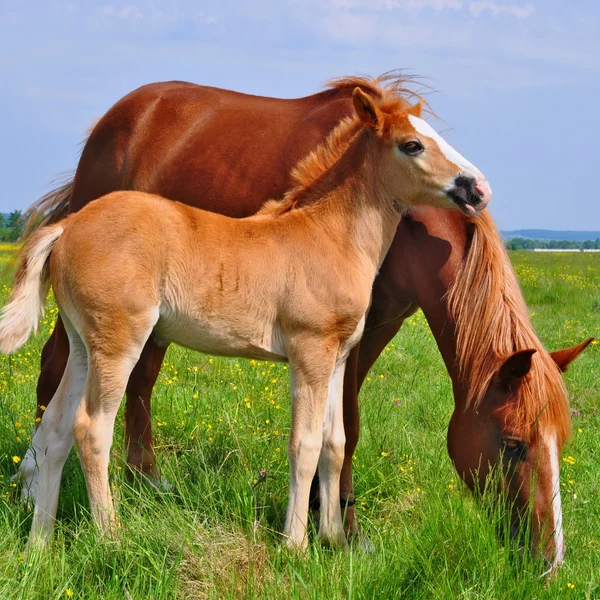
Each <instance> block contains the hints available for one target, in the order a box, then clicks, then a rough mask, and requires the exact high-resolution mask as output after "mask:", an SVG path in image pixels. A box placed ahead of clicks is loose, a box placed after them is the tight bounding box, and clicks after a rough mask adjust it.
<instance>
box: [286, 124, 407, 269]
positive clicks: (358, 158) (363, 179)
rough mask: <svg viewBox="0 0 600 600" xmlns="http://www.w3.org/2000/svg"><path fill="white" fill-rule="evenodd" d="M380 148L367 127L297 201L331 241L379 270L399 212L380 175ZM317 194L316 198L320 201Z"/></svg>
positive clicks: (304, 189)
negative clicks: (351, 247) (350, 250)
mask: <svg viewBox="0 0 600 600" xmlns="http://www.w3.org/2000/svg"><path fill="white" fill-rule="evenodd" d="M379 152H380V148H379V146H378V144H377V142H376V141H374V140H373V139H372V136H371V135H370V134H369V132H368V131H367V130H365V129H362V130H361V131H360V132H359V133H358V134H357V135H356V136H355V137H354V138H353V140H352V141H351V142H350V144H349V145H348V148H347V150H346V151H345V152H344V154H343V155H342V156H341V157H340V159H339V160H338V161H337V163H336V164H335V165H334V166H333V167H331V168H330V169H329V170H328V171H327V173H324V174H323V176H322V177H321V178H320V179H319V180H318V181H317V182H315V185H314V186H311V187H310V188H307V187H304V188H303V189H302V191H301V192H300V193H299V197H298V199H297V200H296V201H297V202H302V208H301V210H302V211H303V212H305V213H306V214H308V215H310V216H311V217H312V220H313V222H314V223H316V224H317V226H320V227H321V228H322V229H323V230H324V233H325V234H326V235H327V236H328V237H329V238H336V239H339V241H340V242H341V243H342V247H346V246H347V245H351V246H353V247H354V248H355V249H356V250H357V251H358V252H359V253H360V254H361V255H363V256H364V257H366V258H367V259H368V261H369V263H370V264H371V265H372V267H373V268H374V269H375V271H377V270H378V269H379V267H380V266H381V263H382V262H383V259H384V258H385V255H386V254H387V251H388V249H389V247H390V245H391V243H392V239H393V238H394V234H395V232H396V228H397V226H398V223H399V221H400V211H399V210H398V209H397V207H396V205H395V203H394V201H393V200H392V199H391V198H390V197H388V195H387V194H386V192H385V188H384V186H383V184H382V182H381V174H380V173H379V172H378V166H379V163H380V160H379V158H380V157H379V155H378V153H379ZM317 196H318V197H317Z"/></svg>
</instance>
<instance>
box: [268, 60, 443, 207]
mask: <svg viewBox="0 0 600 600" xmlns="http://www.w3.org/2000/svg"><path fill="white" fill-rule="evenodd" d="M408 85H421V87H423V85H422V84H420V83H419V82H418V81H417V78H415V77H405V76H402V75H401V74H400V73H399V72H398V71H390V72H388V73H384V74H383V75H380V76H379V77H376V78H373V77H367V76H355V77H337V78H335V79H331V80H329V81H328V82H327V84H326V87H327V89H330V90H332V91H336V92H341V93H347V94H348V96H351V95H352V92H353V91H354V89H355V88H357V87H359V88H361V89H362V90H363V91H364V92H366V93H368V94H369V95H370V96H371V97H373V98H375V99H377V100H378V106H379V109H380V110H381V111H382V112H383V113H391V112H394V111H398V110H406V109H408V108H409V106H410V102H411V101H421V100H422V101H423V103H424V106H425V110H426V111H427V112H429V113H431V114H433V112H432V111H431V110H430V109H429V105H428V104H427V102H426V100H425V99H424V98H423V97H422V95H421V94H420V93H418V92H416V91H413V90H411V89H409V88H408V87H407V86H408ZM362 128H363V126H362V123H361V122H360V120H359V119H358V118H357V117H356V116H355V115H353V116H349V117H346V118H344V119H342V120H341V121H340V122H339V123H338V124H337V126H336V127H335V128H334V129H333V131H331V133H330V134H329V135H328V136H327V138H326V139H325V141H324V142H323V143H321V144H319V146H317V147H316V148H315V149H314V150H313V151H312V152H310V153H309V154H308V155H307V156H305V157H304V158H303V159H301V160H300V161H299V162H298V164H297V165H296V166H295V167H294V168H293V170H292V173H291V178H292V182H293V187H292V188H291V189H290V190H289V191H288V192H287V193H286V194H285V195H284V196H283V199H282V200H269V201H268V202H266V203H265V204H264V205H263V207H262V208H261V210H260V211H259V214H262V215H264V214H270V215H274V214H283V213H286V212H288V211H290V210H292V209H294V208H298V207H300V206H304V205H306V204H309V203H310V202H311V201H313V200H315V199H317V198H319V197H321V195H322V194H323V193H324V191H325V189H326V187H327V177H326V176H327V174H328V173H330V171H331V169H332V168H333V167H334V166H335V165H336V163H337V162H338V161H339V160H340V158H341V157H342V156H343V154H344V153H345V152H346V150H347V149H348V147H349V146H350V144H352V142H353V140H354V139H355V138H356V136H357V135H358V134H359V133H360V132H361V131H362Z"/></svg>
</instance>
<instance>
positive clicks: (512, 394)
mask: <svg viewBox="0 0 600 600" xmlns="http://www.w3.org/2000/svg"><path fill="white" fill-rule="evenodd" d="M355 85H359V86H361V87H362V88H363V89H365V90H370V89H372V87H373V86H372V83H371V82H369V81H368V80H356V79H353V80H340V81H338V82H334V84H333V85H332V86H331V87H330V88H329V89H327V90H325V91H323V92H321V93H319V94H316V95H314V96H309V97H307V98H300V99H295V100H278V99H273V98H262V97H256V96H247V95H244V94H239V93H235V92H231V91H227V90H220V89H215V88H207V87H202V86H197V85H193V84H189V83H180V82H174V83H161V84H153V85H150V86H146V87H143V88H140V89H139V90H136V91H135V92H133V93H131V94H129V95H128V96H126V97H125V98H123V99H122V100H121V101H119V102H118V103H117V104H116V105H115V106H114V107H113V108H112V109H111V110H110V111H109V112H108V113H107V114H106V115H105V116H104V117H103V118H102V119H101V120H100V121H99V122H98V124H97V125H96V127H95V128H94V130H93V131H92V133H91V135H90V137H89V139H88V140H87V142H86V144H85V147H84V150H83V153H82V157H81V160H80V162H79V166H78V169H77V173H76V176H75V179H74V181H71V182H68V183H67V184H65V186H63V187H62V188H60V189H58V190H55V191H53V192H51V193H49V194H48V195H47V196H45V197H44V198H42V199H41V200H40V201H39V203H38V204H37V205H36V206H35V210H34V212H33V220H34V221H35V222H37V221H39V216H40V214H42V213H44V214H46V215H47V222H52V221H53V220H58V219H59V218H61V217H63V216H64V215H66V214H67V213H68V212H69V211H77V210H79V209H80V208H81V207H82V206H84V205H85V204H86V203H88V202H89V201H91V200H92V199H94V198H96V197H98V196H101V195H102V194H105V193H108V192H110V191H113V190H118V189H140V190H146V191H151V192H156V193H160V194H163V195H165V196H167V197H169V198H173V199H176V200H179V201H181V202H185V203H188V204H191V205H194V206H201V207H202V208H206V209H208V210H213V211H216V212H220V213H223V214H228V215H231V216H236V217H243V216H247V215H250V214H253V213H254V212H256V211H257V210H258V209H259V208H260V206H261V205H262V204H263V203H264V201H265V199H266V198H269V197H278V196H280V195H282V194H283V192H284V191H285V190H286V189H287V188H289V187H290V185H291V183H292V182H291V178H290V172H291V169H292V167H293V166H294V164H295V163H296V162H297V161H298V160H299V159H300V158H301V157H302V156H303V155H304V154H306V153H308V152H309V151H311V150H312V149H313V148H314V147H315V146H316V145H317V144H318V143H320V142H321V141H322V140H323V139H324V138H325V137H326V135H327V134H328V133H329V132H330V131H331V130H332V129H333V128H334V126H335V125H336V124H337V123H338V122H339V120H340V119H342V118H344V117H346V116H348V115H349V114H350V112H351V106H352V105H351V101H350V94H351V91H352V89H353V88H354V86H355ZM240 186H243V187H242V189H243V194H240V196H238V197H235V198H233V197H232V191H233V190H235V189H240ZM200 191H201V193H200ZM483 217H484V218H483ZM472 262H477V263H478V264H479V265H481V266H482V267H481V268H485V269H488V270H489V272H488V273H487V274H486V276H485V278H483V279H481V280H475V282H474V283H475V284H476V287H474V288H473V295H470V294H469V290H470V286H471V285H472V277H473V275H474V271H473V270H472V268H467V264H471V263H472ZM465 274H466V275H469V274H470V277H465V276H464V275H465ZM451 288H453V289H454V290H455V291H457V290H462V292H461V294H460V295H458V296H456V297H457V298H458V297H460V298H461V299H462V301H464V303H465V304H464V310H463V311H461V312H460V315H459V314H458V313H456V312H450V309H449V308H450V307H449V304H448V291H449V290H450V289H451ZM475 291H477V293H475ZM419 306H421V307H422V308H423V310H424V312H425V315H426V317H427V319H428V321H429V324H430V326H431V329H432V331H433V333H434V335H435V337H436V340H437V342H438V346H439V348H440V351H441V353H442V356H443V357H444V361H445V364H446V366H447V368H448V372H449V374H450V376H451V378H452V381H453V388H454V397H455V405H456V410H455V412H454V415H453V418H452V427H451V428H450V429H449V443H448V448H449V452H450V456H451V457H452V459H453V461H454V463H455V465H456V467H457V470H458V472H459V473H460V474H461V476H462V477H464V478H466V480H467V483H468V484H469V485H470V486H472V487H473V486H474V485H476V484H477V481H474V480H473V478H472V472H477V468H478V467H479V466H480V464H481V465H482V467H483V472H482V473H483V475H485V473H486V472H487V468H488V464H489V465H492V466H494V465H503V464H504V463H503V462H502V461H503V460H506V458H507V457H508V454H507V452H506V451H505V452H504V454H502V451H503V450H504V448H505V446H506V450H507V451H508V453H509V454H510V452H511V448H512V452H513V453H516V455H518V458H519V459H520V464H519V470H520V472H521V474H520V476H519V477H518V478H516V479H511V478H509V477H507V485H509V487H510V493H511V497H512V498H514V499H515V501H516V506H515V510H516V509H518V508H521V507H524V506H526V505H527V503H528V500H529V499H530V497H534V498H535V499H536V503H535V507H534V508H535V519H534V522H537V523H538V524H539V525H541V524H542V523H548V524H549V528H550V529H555V527H554V523H555V522H557V523H559V524H560V518H561V517H560V507H557V506H553V502H551V501H549V499H548V495H549V492H548V489H549V488H551V487H552V486H553V485H554V482H553V481H551V479H552V477H551V478H549V477H548V474H547V470H546V476H545V478H543V479H542V480H540V482H541V483H543V484H544V492H543V493H541V492H540V493H539V494H537V496H535V495H534V496H532V493H531V491H530V489H529V487H527V486H525V487H522V486H521V485H520V484H521V482H522V481H524V480H526V479H527V478H528V473H530V472H531V471H533V470H535V467H536V464H537V462H536V461H537V460H538V457H541V456H542V455H544V456H546V455H545V451H544V449H543V444H540V437H539V436H535V437H534V439H532V440H531V441H529V433H528V432H527V431H522V432H520V433H519V432H515V431H512V430H511V429H510V428H509V427H508V424H506V425H505V423H504V422H503V421H502V422H499V421H498V420H497V419H496V417H495V416H490V415H489V414H487V415H485V414H483V413H482V411H481V410H479V409H477V410H475V408H476V407H475V406H474V404H473V396H472V395H471V394H472V391H471V390H473V389H475V388H476V387H477V388H479V389H478V390H477V391H479V392H480V391H481V385H482V382H485V381H487V383H488V387H490V393H489V394H488V396H487V397H488V398H491V400H490V402H487V411H488V412H489V411H490V410H492V409H493V408H494V404H493V402H492V400H493V401H494V402H496V403H497V405H498V406H501V405H502V402H498V399H495V398H493V396H494V394H497V393H498V392H497V391H496V390H497V389H500V392H499V393H500V394H501V395H502V396H503V398H504V400H506V402H504V404H505V406H506V408H507V409H509V410H511V411H513V412H516V411H517V409H518V407H519V406H520V405H521V404H527V405H528V406H534V405H540V404H543V403H544V402H546V401H549V402H551V403H552V404H554V405H556V406H558V407H563V408H562V410H561V411H554V415H555V416H560V420H559V423H558V424H559V425H560V429H561V430H562V431H563V432H564V430H565V428H567V427H568V424H569V418H568V415H567V414H566V409H565V408H564V407H566V397H565V392H564V389H563V387H562V384H560V382H558V381H557V379H556V377H555V375H554V371H555V370H556V369H555V367H554V366H553V365H551V364H549V361H548V360H547V356H548V355H547V354H546V353H545V351H543V350H541V349H540V351H539V352H538V353H537V355H536V356H534V357H533V359H532V363H531V364H532V367H531V374H529V375H528V374H526V373H525V372H524V371H525V370H526V368H527V367H528V364H529V363H528V361H527V360H526V359H527V357H526V356H524V355H518V356H517V357H515V358H514V359H513V360H516V361H518V362H521V363H523V365H522V367H523V368H521V371H520V372H519V373H520V374H521V375H522V376H521V377H517V378H515V377H513V375H514V374H513V375H511V374H510V368H509V371H508V372H507V369H506V368H505V369H504V370H501V368H500V367H501V366H502V364H503V363H504V362H506V363H507V365H508V366H509V367H510V365H511V361H509V360H508V359H509V358H510V357H511V356H512V355H513V354H514V353H515V352H517V351H519V350H526V349H529V348H530V347H532V345H531V343H530V340H532V341H533V342H535V343H534V344H533V347H537V348H540V345H539V342H538V341H537V339H536V337H535V334H534V333H533V331H532V329H531V326H530V324H529V322H528V318H527V313H526V312H525V309H524V305H523V303H522V299H521V296H520V291H519V289H518V287H517V285H516V283H515V277H514V274H513V272H512V270H511V268H510V265H509V262H508V259H507V257H506V255H505V254H504V251H503V249H502V243H501V240H500V238H499V236H498V234H497V232H496V231H495V229H494V226H493V224H492V222H491V220H490V219H489V217H488V216H485V215H482V217H480V218H479V219H477V221H474V222H470V221H469V220H468V219H465V218H464V217H463V216H462V215H460V214H458V213H456V212H455V211H446V210H437V209H417V210H411V211H410V212H408V213H407V214H405V216H404V217H403V218H402V220H401V222H400V225H399V228H398V232H397V235H396V236H395V238H394V241H393V243H392V246H391V248H390V251H389V253H388V256H387V258H386V260H385V261H384V263H383V265H382V267H381V269H380V274H379V277H378V278H377V279H376V281H375V286H374V289H373V299H372V304H371V308H370V311H369V314H368V318H367V325H366V329H365V333H364V335H363V338H362V340H361V342H360V344H359V345H358V346H356V347H355V348H354V349H353V350H352V352H351V354H350V357H349V359H348V361H347V369H346V375H345V381H344V426H345V430H346V453H345V461H344V467H343V470H342V479H341V496H342V501H343V503H344V505H345V509H346V530H347V531H348V532H349V533H351V534H352V533H356V532H357V525H356V520H355V510H354V506H353V504H354V495H353V487H352V454H353V451H354V449H355V446H356V443H357V441H358V429H359V414H358V392H359V390H360V387H361V384H362V382H363V380H364V378H365V376H366V374H367V372H368V370H369V368H370V367H371V365H372V364H373V363H374V362H375V360H376V358H377V356H378V355H379V353H380V352H381V351H382V350H383V348H384V347H385V346H386V344H387V343H388V342H389V340H390V339H391V338H392V337H393V336H394V335H395V334H396V333H397V331H398V330H399V328H400V327H401V325H402V323H403V321H404V319H405V318H407V317H408V316H409V315H410V314H412V313H413V312H414V311H415V310H416V309H417V307H419ZM486 307H487V308H486ZM489 307H493V309H494V310H497V311H498V312H497V314H496V313H495V312H491V311H490V310H489ZM454 308H455V311H456V309H459V308H460V307H459V306H458V304H457V303H456V302H455V303H454ZM482 311H483V316H484V317H485V318H486V320H485V321H484V322H479V321H478V320H477V318H478V315H481V314H482ZM470 313H472V315H473V317H472V321H471V320H470V319H471V317H470ZM459 316H462V323H461V325H462V326H464V327H469V323H474V324H475V325H476V326H475V327H470V328H469V338H468V339H466V338H465V337H464V336H463V337H462V338H461V339H462V340H463V342H462V343H461V344H459V345H458V346H457V342H456V339H457V334H458V333H460V328H459V329H458V330H457V322H456V319H457V318H458V317H459ZM521 329H522V331H521ZM466 342H468V344H467V343H466ZM581 349H582V348H581V347H575V349H569V350H566V351H562V352H560V353H555V354H554V355H553V357H555V359H556V360H557V362H558V364H559V366H561V367H562V368H565V367H566V365H567V364H568V363H569V362H570V361H571V360H573V359H574V358H575V356H576V355H577V354H578V352H579V351H581ZM467 350H468V351H469V353H468V354H464V353H465V352H466V351H467ZM165 351H166V347H164V346H161V345H158V344H157V343H156V342H155V341H154V340H152V339H150V340H149V341H148V343H147V344H146V346H145V348H144V350H143V352H142V356H141V358H140V361H139V362H138V364H137V366H136V367H135V369H134V371H133V373H132V375H131V377H130V380H129V384H128V386H127V411H126V430H127V433H126V435H127V439H128V448H129V451H128V462H129V464H130V465H131V466H132V468H133V469H135V470H139V471H141V472H143V473H144V474H145V475H146V476H147V477H148V478H149V479H151V478H157V477H158V474H157V471H156V467H155V457H154V452H153V449H152V434H151V423H150V410H151V406H150V397H151V391H152V387H153V386H154V383H155V381H156V378H157V376H158V373H159V370H160V365H161V363H162V360H163V357H164V354H165ZM474 353H475V355H476V356H477V357H478V358H477V360H476V361H474V362H473V363H471V364H470V363H469V360H472V356H473V354H474ZM480 353H481V358H482V360H481V362H480V361H479V354H480ZM67 356H68V340H67V337H66V334H65V331H64V327H63V325H62V323H61V321H60V319H59V320H58V322H57V325H56V328H55V330H54V332H53V334H52V336H51V338H50V340H49V342H48V343H47V344H46V346H45V348H44V351H43V353H42V372H41V376H40V379H39V382H38V406H45V405H48V403H49V402H50V400H51V398H52V396H53V395H54V392H55V391H56V389H57V387H58V383H59V382H60V379H61V377H62V373H63V371H64V368H65V365H66V360H67ZM523 359H525V360H523ZM459 365H462V367H461V368H459ZM471 366H473V367H474V368H477V369H478V371H477V376H475V371H471V368H470V367H471ZM516 372H517V371H515V373H516ZM546 373H548V381H550V382H552V383H553V389H552V392H553V394H552V395H551V396H544V395H543V393H544V390H539V391H538V390H536V389H535V388H534V387H532V386H531V385H529V383H528V382H529V381H533V379H532V376H533V375H536V374H537V375H536V379H535V380H536V381H537V380H539V379H540V378H541V379H545V378H546ZM475 381H476V382H477V386H474V385H473V383H472V382H475ZM506 385H509V387H506ZM502 386H505V387H504V389H502ZM544 389H546V388H545V387H544ZM509 398H510V401H509ZM500 400H501V399H500ZM481 406H483V403H481ZM467 407H469V410H465V409H466V408H467ZM559 413H560V415H559ZM39 414H40V415H41V414H42V413H41V411H40V413H39ZM517 433H519V436H520V437H519V436H517V435H516V434H517ZM528 441H529V444H528V445H529V447H528V452H527V455H526V456H525V457H524V456H523V455H522V454H519V453H518V452H516V450H517V449H518V448H517V446H518V445H519V444H522V442H528ZM558 450H560V448H558ZM502 456H504V457H505V458H504V459H502V458H501V457H502ZM523 458H525V459H526V460H522V459H523ZM22 464H23V466H22V471H21V472H22V474H23V476H24V479H25V483H26V485H25V488H24V491H25V493H28V492H29V489H30V488H29V485H32V486H35V483H34V482H33V481H32V480H33V475H34V474H33V472H32V470H31V468H32V463H28V462H27V461H23V463H22ZM544 464H546V465H548V464H550V465H551V464H552V462H551V461H549V458H548V457H547V456H546V457H545V459H544ZM505 472H506V473H507V474H510V473H509V469H508V468H507V469H506V470H505ZM554 479H555V476H554ZM478 481H483V478H480V479H479V480H478ZM28 484H29V485H28ZM540 489H541V488H540ZM32 491H33V492H35V489H34V490H32ZM538 498H539V501H538ZM515 514H516V513H515ZM556 529H557V534H556V535H555V536H551V539H550V541H549V544H548V546H547V547H543V548H542V550H543V552H544V553H545V554H546V555H547V556H548V558H549V559H550V560H556V561H559V560H560V559H561V558H562V552H563V550H562V542H561V541H560V540H561V535H562V532H561V531H560V530H559V529H560V528H556ZM553 540H554V541H553ZM556 540H558V541H559V543H557V542H556Z"/></svg>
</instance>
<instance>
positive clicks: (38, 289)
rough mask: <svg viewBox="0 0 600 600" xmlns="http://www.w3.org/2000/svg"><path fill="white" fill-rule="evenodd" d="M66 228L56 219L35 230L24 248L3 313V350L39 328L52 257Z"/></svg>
mask: <svg viewBox="0 0 600 600" xmlns="http://www.w3.org/2000/svg"><path fill="white" fill-rule="evenodd" d="M64 230H65V226H64V223H62V222H61V223H56V224H54V225H50V226H48V227H44V228H43V229H40V230H38V231H36V232H35V233H33V234H32V235H31V237H30V239H29V241H28V242H27V244H26V245H25V248H24V249H23V253H22V255H21V260H20V262H19V267H18V269H17V273H16V275H15V280H14V285H13V290H12V292H11V294H10V298H9V299H8V304H7V305H6V306H5V307H4V309H3V310H2V314H1V317H0V352H2V354H11V353H12V352H16V351H17V350H18V349H19V348H20V347H21V346H22V345H23V344H24V343H25V342H26V341H27V339H28V338H29V334H30V333H31V331H32V330H33V331H34V332H35V331H37V326H38V321H39V319H40V317H42V315H43V314H44V302H45V300H46V294H47V292H48V282H49V279H50V272H49V271H50V270H49V268H48V258H49V256H50V253H51V252H52V248H53V247H54V244H55V243H56V241H57V240H58V238H60V236H61V235H62V233H63V231H64Z"/></svg>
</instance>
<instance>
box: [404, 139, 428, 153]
mask: <svg viewBox="0 0 600 600" xmlns="http://www.w3.org/2000/svg"><path fill="white" fill-rule="evenodd" d="M398 147H399V149H400V150H402V152H404V154H408V155H409V156H417V155H419V154H421V152H423V150H424V148H423V144H421V142H419V141H418V140H411V141H410V142H406V143H405V144H401V145H400V146H398Z"/></svg>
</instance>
